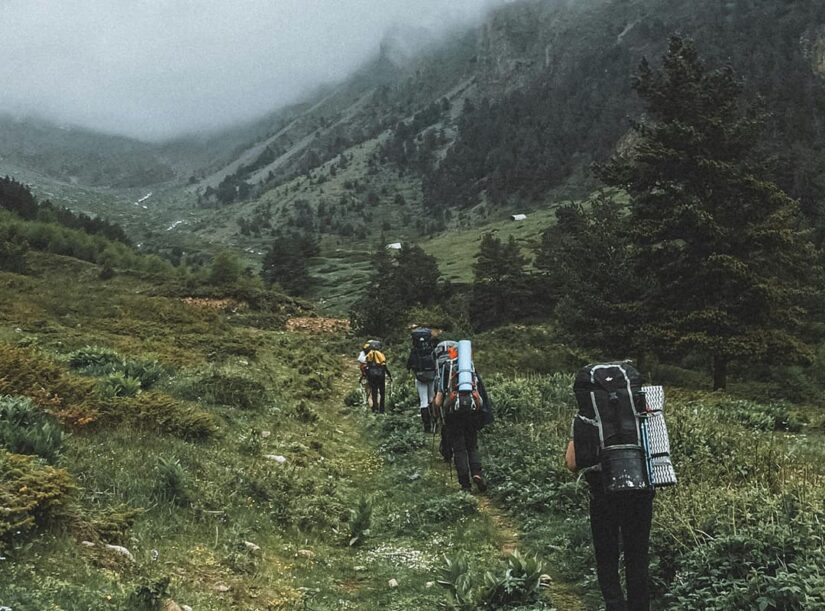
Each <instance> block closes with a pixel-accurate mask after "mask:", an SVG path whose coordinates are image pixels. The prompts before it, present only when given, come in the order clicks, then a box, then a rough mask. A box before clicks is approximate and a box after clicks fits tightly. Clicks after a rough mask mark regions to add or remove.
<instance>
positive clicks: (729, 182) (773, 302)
mask: <svg viewBox="0 0 825 611" xmlns="http://www.w3.org/2000/svg"><path fill="white" fill-rule="evenodd" d="M631 86H632V88H633V90H634V91H635V92H636V93H637V94H638V97H639V99H640V100H641V102H642V104H643V107H644V113H645V114H644V119H643V120H640V121H637V122H635V123H634V125H633V135H632V138H630V144H629V145H628V146H627V147H626V148H624V149H623V150H621V151H620V152H619V153H616V154H614V155H613V156H612V157H611V158H610V159H609V160H607V161H606V162H604V163H602V164H599V165H596V166H595V167H594V170H595V172H594V173H595V175H596V176H597V177H598V178H599V179H600V181H601V182H602V185H603V189H602V191H601V192H600V193H599V194H598V195H597V196H596V197H594V198H592V199H591V200H589V201H587V202H584V203H570V204H567V205H564V206H562V207H560V208H559V209H557V212H556V217H557V223H556V224H555V225H553V226H551V227H549V228H547V229H546V230H545V231H544V233H543V234H542V237H541V240H540V242H539V244H538V245H537V246H536V247H535V249H534V252H533V255H534V258H533V260H532V265H530V264H529V263H530V262H529V261H528V258H527V257H526V256H525V255H524V253H523V252H522V249H521V248H520V246H519V245H518V244H517V243H516V242H515V241H514V240H513V239H512V238H511V239H510V240H509V241H507V242H505V241H502V240H501V239H499V238H498V237H496V236H494V235H492V234H487V235H485V236H483V238H482V240H481V244H480V249H479V252H478V254H477V256H476V261H475V265H474V281H473V283H472V285H471V287H469V288H466V289H463V290H462V289H460V288H457V287H449V286H448V285H446V284H441V285H440V284H439V282H438V270H437V266H435V265H434V263H435V262H434V260H426V259H425V257H422V256H421V255H420V254H419V255H417V257H411V256H410V253H411V252H414V251H415V248H416V247H410V246H408V247H407V250H406V254H405V255H404V256H401V253H399V256H398V258H397V259H396V260H395V262H393V263H389V262H388V261H389V258H388V255H386V254H385V253H379V255H377V257H376V262H375V268H374V269H375V277H374V278H373V282H372V284H371V285H370V289H369V291H368V293H367V295H365V297H364V298H363V299H362V301H361V302H359V304H357V305H356V308H355V309H354V313H353V322H355V323H356V328H360V329H363V330H364V331H368V332H369V333H373V334H380V333H381V332H382V331H384V330H385V329H387V326H386V325H387V323H386V320H385V319H386V315H385V314H383V311H384V310H389V309H391V308H400V309H404V308H406V309H409V308H410V307H414V306H415V305H426V304H427V303H433V301H432V300H433V299H441V302H440V303H444V298H445V297H450V296H451V295H453V296H454V295H455V293H456V292H459V293H462V294H463V298H464V299H463V304H464V311H463V313H462V316H466V318H467V320H468V321H469V323H470V324H471V325H472V327H473V328H474V329H475V330H484V329H489V328H492V327H495V326H497V325H500V324H504V323H509V322H513V321H518V320H529V319H536V318H538V319H550V320H553V321H555V322H556V324H557V326H558V328H559V330H560V332H561V333H562V334H563V335H564V336H566V337H567V338H568V339H569V341H570V342H571V343H573V344H575V345H578V346H581V347H583V348H586V349H588V350H590V351H591V352H593V353H594V354H598V355H599V356H610V357H614V358H615V357H627V356H635V357H644V356H645V355H646V354H652V355H656V356H658V357H663V358H683V357H685V356H686V355H689V354H698V355H702V356H703V358H706V359H708V361H709V362H710V363H711V366H712V371H713V385H714V388H724V387H725V386H726V383H727V373H728V366H729V364H730V363H731V362H748V363H781V364H793V363H800V364H804V363H810V361H811V359H812V358H813V350H812V345H813V344H814V343H815V342H816V341H817V340H818V339H819V335H821V332H819V333H817V329H819V327H821V324H820V325H818V324H817V323H821V322H822V317H821V314H822V312H821V306H819V305H818V302H819V299H820V297H821V295H822V289H823V278H824V277H825V276H824V275H823V268H822V255H821V252H820V251H819V250H818V249H817V248H816V247H815V245H814V242H813V241H812V239H811V238H812V231H811V227H810V224H809V223H808V222H807V221H806V219H805V217H804V216H803V214H802V213H801V210H800V206H799V203H798V201H797V200H794V199H792V198H791V197H790V196H789V195H788V194H787V193H786V192H785V191H783V190H782V189H781V188H780V187H779V186H778V185H777V183H776V182H775V181H774V180H772V178H771V177H772V175H774V170H775V168H774V167H773V166H772V165H771V163H770V162H769V160H766V158H765V156H764V154H763V149H762V148H761V146H760V143H761V142H762V136H763V130H764V129H765V126H766V125H768V120H767V117H766V113H765V112H764V110H763V109H762V107H761V106H760V105H759V104H756V103H752V102H750V101H749V100H748V98H747V96H745V95H744V85H743V83H742V82H741V81H740V80H739V79H738V77H737V76H736V74H735V72H734V71H733V69H732V68H730V67H723V68H720V69H709V68H707V67H706V66H705V65H704V63H703V62H702V60H701V59H700V58H699V56H698V53H697V51H696V48H695V46H694V44H693V43H692V42H691V41H689V40H685V39H682V38H680V37H673V38H672V39H671V41H670V44H669V48H668V50H667V52H666V53H665V55H664V58H663V61H662V64H661V66H660V67H653V66H651V65H650V64H649V63H648V62H647V61H642V63H641V65H640V67H639V69H638V72H637V76H636V77H635V78H634V80H633V81H632V83H631ZM425 260H426V261H427V264H426V266H427V269H428V270H429V271H428V274H427V275H423V274H420V273H418V272H416V271H415V270H416V269H417V268H421V269H423V268H424V267H425V266H424V263H423V262H424V261H425ZM402 278H403V279H405V280H407V281H409V282H415V283H420V284H417V285H416V286H417V288H416V290H414V291H407V292H406V293H404V291H402V290H400V289H399V288H398V287H399V286H400V285H398V284H396V283H398V282H400V281H401V279H402ZM427 286H429V287H431V288H432V289H433V292H432V296H425V292H426V287H427ZM392 292H395V293H398V295H399V297H398V298H394V297H390V300H389V301H388V300H386V299H384V298H381V297H379V295H381V296H387V295H388V293H392ZM400 295H407V297H405V298H401V297H400ZM392 299H397V300H396V301H395V302H394V303H393V302H392ZM398 300H400V301H398ZM456 303H459V302H457V301H456V300H455V299H453V302H452V304H453V305H455V304H456ZM382 308H383V309H382ZM375 314H380V316H379V319H380V320H381V323H380V324H377V325H375V326H373V321H372V319H371V316H372V315H375Z"/></svg>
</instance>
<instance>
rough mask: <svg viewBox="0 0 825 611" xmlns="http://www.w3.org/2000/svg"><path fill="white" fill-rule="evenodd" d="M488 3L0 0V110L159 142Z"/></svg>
mask: <svg viewBox="0 0 825 611" xmlns="http://www.w3.org/2000/svg"><path fill="white" fill-rule="evenodd" d="M497 3H500V2H497V1H496V0H489V1H484V0H243V1H242V2H238V1H237V0H234V1H231V0H75V1H73V2H54V1H53V0H0V83H2V86H0V111H5V112H11V113H13V114H17V115H33V116H39V117H43V118H47V119H50V120H53V121H57V122H61V123H70V124H77V125H82V126H85V127H89V128H92V129H97V130H101V131H106V132H110V133H119V134H125V135H129V136H135V137H139V138H143V139H161V138H168V137H171V136H174V135H178V134H183V133H189V132H195V131H204V130H212V129H217V128H220V127H223V126H226V125H230V124H232V123H237V122H240V121H243V120H248V119H251V118H254V117H257V116H260V115H262V114H264V113H266V112H268V111H270V110H273V109H275V108H277V107H279V106H282V105H284V104H287V103H289V102H292V101H294V100H295V99H296V98H298V97H299V96H300V95H301V94H303V93H305V92H306V91H307V90H308V89H309V88H311V87H313V86H316V85H319V84H321V83H325V82H330V81H335V80H338V79H341V78H343V77H345V76H346V75H347V74H348V73H350V72H351V71H352V70H354V69H355V68H356V67H357V66H358V65H360V64H361V63H363V62H364V61H366V60H367V59H368V58H369V57H370V56H371V55H372V54H374V53H375V52H376V50H377V48H378V45H379V42H380V40H381V38H382V37H383V35H384V33H385V32H386V31H388V30H389V29H391V28H394V27H399V26H402V27H411V28H422V27H423V28H427V29H428V30H430V31H432V32H433V33H435V34H439V33H444V32H446V31H449V30H452V29H453V28H456V27H459V26H461V25H468V24H470V23H472V22H473V21H475V20H478V19H479V18H480V17H481V16H482V15H483V14H484V13H485V12H486V11H487V10H488V9H489V8H490V7H491V6H492V5H493V4H497Z"/></svg>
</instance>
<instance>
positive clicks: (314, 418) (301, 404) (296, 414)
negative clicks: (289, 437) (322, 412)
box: [287, 401, 319, 424]
mask: <svg viewBox="0 0 825 611" xmlns="http://www.w3.org/2000/svg"><path fill="white" fill-rule="evenodd" d="M287 414H288V415H289V416H290V417H291V418H294V419H295V420H297V421H298V422H303V423H304V424H315V423H316V422H318V419H319V416H318V412H316V411H315V410H314V409H313V408H312V406H311V405H310V404H309V403H307V402H306V401H298V402H297V403H295V404H293V405H292V407H291V408H290V409H289V410H288V411H287Z"/></svg>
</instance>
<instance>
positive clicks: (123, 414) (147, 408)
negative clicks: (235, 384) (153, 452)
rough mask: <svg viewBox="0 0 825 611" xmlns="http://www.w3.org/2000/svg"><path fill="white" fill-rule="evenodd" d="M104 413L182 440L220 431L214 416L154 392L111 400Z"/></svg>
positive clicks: (211, 434) (205, 436)
mask: <svg viewBox="0 0 825 611" xmlns="http://www.w3.org/2000/svg"><path fill="white" fill-rule="evenodd" d="M107 410H108V411H107V415H108V416H109V417H110V418H112V419H115V420H120V421H126V422H131V423H134V424H136V425H138V426H142V427H145V428H147V429H150V430H155V431H158V432H161V433H169V434H171V435H175V436H177V437H181V438H183V439H192V440H199V439H207V438H209V437H212V436H213V435H215V434H216V433H217V432H218V429H219V425H218V421H217V419H216V418H215V416H213V415H212V414H210V413H209V412H206V411H204V410H203V409H201V408H200V407H198V406H197V405H194V404H190V403H185V402H182V401H179V400H177V399H173V398H172V397H170V396H168V395H164V394H161V393H157V392H153V391H150V392H146V393H141V394H140V395H138V396H136V397H124V398H119V399H114V400H113V401H111V403H110V405H109V406H108V407H107Z"/></svg>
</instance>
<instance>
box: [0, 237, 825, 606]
mask: <svg viewBox="0 0 825 611" xmlns="http://www.w3.org/2000/svg"><path fill="white" fill-rule="evenodd" d="M164 294H171V293H170V292H168V291H164V290H163V289H162V288H158V286H157V285H156V281H151V280H149V279H148V278H147V277H145V276H142V275H140V274H132V273H128V272H123V273H120V274H118V275H117V276H115V277H114V278H112V279H110V280H105V281H104V280H101V279H100V278H99V276H98V269H97V267H96V266H94V265H91V264H88V263H84V262H81V261H78V260H75V259H71V258H67V257H60V256H56V255H49V254H43V253H30V254H29V274H28V275H25V276H23V275H18V274H10V273H5V272H3V273H0V395H2V397H0V413H2V414H3V416H2V417H0V498H2V502H3V506H4V507H7V508H10V509H9V511H8V512H5V513H4V514H3V516H2V517H0V551H1V552H2V555H3V556H4V557H5V558H6V560H5V561H4V562H5V563H6V569H5V570H4V571H3V573H2V575H0V605H5V606H9V607H11V608H13V609H42V608H54V609H66V610H69V609H130V610H131V609H159V608H160V607H161V605H162V604H164V601H166V600H167V599H168V598H172V599H174V600H175V601H177V602H178V603H180V604H187V605H190V606H192V607H193V608H197V609H216V610H217V609H252V610H254V609H298V608H307V609H318V610H320V609H334V608H335V609H339V608H344V609H347V608H350V609H398V610H407V609H420V608H436V606H437V605H438V604H440V603H442V602H448V601H449V600H453V603H450V604H453V607H448V608H455V609H459V608H462V609H464V608H466V609H469V608H488V607H485V605H491V604H492V605H493V606H492V607H489V608H504V607H505V606H506V605H505V603H504V602H499V603H495V604H493V603H489V602H484V601H491V600H493V598H490V597H491V596H493V595H492V594H490V592H491V590H489V589H488V586H485V585H483V584H484V583H485V582H484V581H483V572H484V571H485V570H489V571H491V575H492V576H491V577H490V579H498V578H502V579H503V576H504V574H505V573H504V571H505V569H506V566H505V563H506V562H510V563H511V564H510V569H511V570H513V571H516V573H515V574H517V575H524V577H525V579H526V582H524V583H532V584H534V586H535V587H537V588H538V585H539V583H540V582H541V583H542V584H544V585H545V586H548V587H542V588H540V590H541V592H542V594H541V597H540V600H542V601H544V603H545V604H547V605H548V606H549V605H550V604H553V605H554V606H555V607H556V608H559V609H596V608H598V603H597V600H598V596H597V593H596V589H595V585H594V583H593V578H592V568H591V567H592V558H591V552H590V548H589V543H588V541H589V536H588V534H587V522H586V511H585V507H584V505H585V501H586V492H585V490H584V488H583V487H582V486H583V485H582V484H580V483H576V481H575V480H574V478H572V477H571V476H570V475H569V474H567V473H565V472H564V470H563V469H562V467H561V462H560V454H561V449H562V447H563V445H564V442H565V439H566V436H567V431H568V427H569V419H570V417H571V414H572V412H573V407H572V404H571V403H570V377H569V375H570V372H572V371H573V369H574V368H575V366H576V364H577V362H579V359H581V358H582V357H581V356H576V355H575V354H573V353H571V352H567V353H565V351H564V347H561V346H560V347H558V349H557V350H556V357H553V359H555V360H553V359H551V360H549V361H547V362H545V363H544V365H543V366H542V367H541V369H543V370H545V371H548V370H549V371H557V372H558V373H556V374H555V375H553V376H535V375H533V376H531V377H524V374H523V373H517V372H518V371H526V369H525V368H524V367H523V366H519V365H518V358H519V357H518V355H519V354H521V353H522V352H524V353H525V355H526V354H527V353H530V354H532V355H533V356H530V357H529V359H530V360H532V361H535V358H538V357H539V356H540V355H541V354H542V353H543V352H544V351H547V350H548V349H549V347H548V346H549V345H548V342H549V341H550V339H549V337H551V336H548V335H547V334H546V333H541V332H539V330H536V332H535V333H533V334H532V335H529V334H528V335H525V333H524V332H523V331H519V330H517V329H514V330H512V333H515V335H514V336H513V337H510V338H509V339H508V336H507V331H506V330H500V331H497V332H494V333H492V334H488V335H485V336H483V337H479V338H478V349H479V363H480V366H483V367H484V371H485V373H487V374H489V375H488V380H489V382H488V385H489V387H490V390H491V392H492V394H493V397H494V400H495V402H496V406H497V415H498V422H497V423H496V424H495V425H494V426H493V427H492V428H490V429H489V430H485V432H484V433H483V435H482V452H483V453H484V459H483V460H484V464H485V468H486V469H487V471H488V474H489V477H490V480H491V482H492V484H493V487H492V489H491V491H490V493H489V495H488V496H486V497H485V496H471V495H466V494H463V493H458V492H456V488H457V485H456V483H455V481H454V479H453V478H454V476H453V475H451V473H450V469H449V468H448V467H447V466H446V465H444V464H443V463H441V462H440V460H439V459H438V457H437V452H436V451H435V450H434V448H433V445H432V444H433V441H432V440H430V439H429V438H427V437H425V436H423V435H422V434H421V432H420V431H419V424H418V414H417V409H416V403H415V401H416V400H415V397H414V391H413V388H412V381H411V379H410V378H409V377H407V376H405V375H403V373H402V372H403V369H402V367H401V363H400V360H401V358H403V356H404V354H403V352H404V350H403V348H401V347H396V348H393V347H392V346H390V347H389V349H388V353H389V354H390V355H391V356H392V357H393V369H394V371H395V372H396V374H397V379H396V381H395V384H394V386H393V388H392V391H391V396H390V399H391V400H390V405H391V406H392V407H391V410H392V411H391V413H390V414H389V415H387V416H386V417H383V418H376V417H373V416H369V415H368V414H367V413H366V412H365V410H364V408H363V406H362V404H361V397H360V394H359V392H358V391H357V383H356V370H355V368H354V366H353V362H352V360H353V352H354V348H353V346H357V343H358V342H357V340H356V338H348V337H343V336H341V335H340V334H325V333H323V332H317V333H313V332H298V331H295V332H287V331H285V330H283V329H284V323H285V321H286V320H287V318H288V317H290V316H291V315H294V314H296V313H299V310H297V309H295V307H296V306H295V304H293V303H292V302H291V301H288V300H285V301H284V302H283V303H281V304H280V305H278V306H277V307H275V308H270V309H268V310H265V311H262V310H256V309H255V308H254V304H245V303H243V301H239V300H237V299H236V300H231V299H223V300H217V299H205V298H200V299H181V298H179V297H164V296H163V295H164ZM551 335H552V334H551ZM516 336H518V337H516ZM514 345H521V346H523V348H524V350H523V351H522V350H517V351H515V352H513V351H512V349H513V346H514ZM504 347H507V349H508V350H510V351H511V352H507V351H506V350H504ZM530 351H535V352H530ZM508 354H509V355H510V356H507V355H508ZM525 358H527V357H526V356H525ZM534 364H536V363H534ZM548 368H549V369H548ZM669 396H670V397H671V401H670V403H669V407H668V413H669V418H670V420H669V422H670V426H671V429H672V441H673V444H674V460H675V463H676V465H677V471H678V473H679V477H680V484H679V486H678V487H677V488H676V489H674V490H668V491H664V492H662V493H661V494H660V495H659V496H658V498H657V517H656V521H655V533H654V537H653V542H654V543H653V547H654V563H653V575H654V584H655V590H656V592H657V599H658V600H659V601H660V602H661V603H662V604H663V605H665V606H667V607H668V608H686V609H687V608H695V604H696V601H697V600H698V597H702V599H703V600H712V601H714V604H716V605H718V606H719V607H720V608H734V607H735V608H743V607H749V606H751V603H753V602H754V601H755V600H757V598H758V597H763V598H765V600H768V601H770V605H773V606H770V605H769V606H768V607H766V608H776V609H780V608H782V609H797V608H799V609H802V608H813V607H816V606H817V604H820V603H822V602H824V601H823V600H822V598H821V593H822V592H823V591H825V590H823V589H822V588H821V584H820V581H821V574H822V570H823V568H825V558H823V555H822V549H823V548H822V543H823V542H822V540H821V529H817V528H816V525H817V520H821V519H822V518H823V516H822V515H821V511H822V505H821V503H822V500H823V498H825V471H823V467H822V465H823V464H825V462H823V456H822V444H821V439H822V432H823V428H822V426H823V417H822V415H821V413H817V412H816V411H814V410H812V409H810V408H805V407H804V406H801V407H800V406H797V407H789V406H787V405H784V404H782V403H777V404H772V405H764V404H759V403H755V402H751V401H745V400H740V399H736V398H732V397H727V396H724V395H719V394H702V393H700V392H686V391H677V390H673V389H670V390H669ZM720 498H723V499H725V502H724V507H725V509H724V510H720V504H719V503H718V499H720ZM107 546H119V547H107ZM121 548H125V550H128V555H127V552H126V551H124V549H121ZM517 548H518V549H520V550H521V552H522V553H523V554H525V555H526V556H527V557H531V555H532V554H538V556H539V558H540V559H541V561H542V562H543V566H541V567H540V566H538V565H536V564H535V563H531V561H529V560H524V561H521V560H518V557H513V558H512V559H511V560H505V559H506V558H507V557H510V554H511V553H512V552H513V550H514V549H517ZM445 556H446V557H447V558H449V559H450V561H451V562H452V563H453V564H452V565H451V566H452V569H449V570H447V569H446V568H445V566H446V565H445V558H444V557H445ZM464 562H466V563H467V566H468V568H467V569H464V568H463V567H464V564H463V563H464ZM740 565H741V566H746V567H749V568H748V570H747V571H740V570H738V568H737V567H738V566H740ZM464 570H466V571H468V573H467V576H466V577H465V578H461V579H459V576H460V575H461V574H462V572H463V571H464ZM817 571H819V573H817ZM542 573H547V574H548V575H549V576H550V581H547V578H541V579H539V575H540V574H542ZM817 575H820V577H817ZM799 579H802V580H803V582H802V583H803V584H804V587H802V589H801V590H799V591H797V590H787V589H784V586H783V584H790V583H797V582H798V581H797V580H799ZM817 579H819V580H820V581H817ZM391 580H395V581H393V582H391ZM439 580H441V581H444V582H445V584H446V585H445V586H439V585H436V584H435V582H436V581H439ZM396 583H397V586H396V585H395V584H396ZM692 584H695V585H692ZM488 585H489V583H488ZM524 587H525V586H514V588H515V589H514V590H513V591H512V593H511V594H508V595H507V596H508V598H505V599H497V600H510V601H511V602H512V605H513V608H525V607H524V606H522V607H518V604H519V603H518V602H517V601H528V600H539V599H534V593H533V590H531V589H530V588H527V589H524ZM496 596H498V595H496ZM450 597H452V599H451V598H450ZM462 598H463V599H464V600H468V601H470V602H465V603H463V604H464V606H460V604H459V603H457V602H455V601H457V600H459V599H462ZM531 604H532V606H530V605H528V606H527V607H526V608H531V609H537V608H542V607H541V605H540V604H539V603H536V602H534V603H531ZM457 605H458V606H457ZM468 605H469V606H468Z"/></svg>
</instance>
